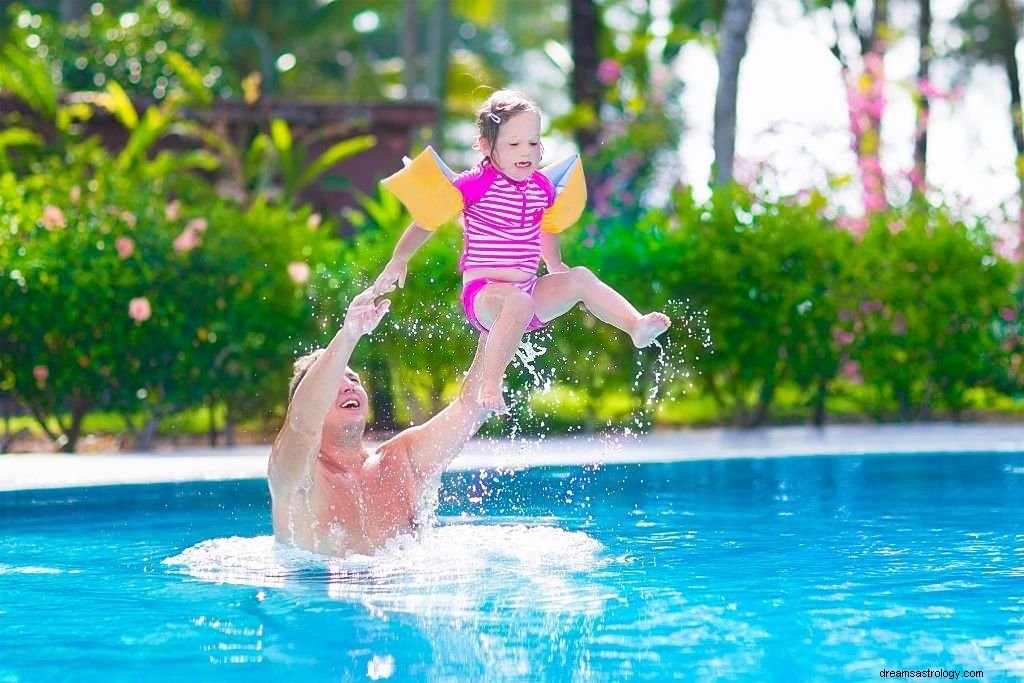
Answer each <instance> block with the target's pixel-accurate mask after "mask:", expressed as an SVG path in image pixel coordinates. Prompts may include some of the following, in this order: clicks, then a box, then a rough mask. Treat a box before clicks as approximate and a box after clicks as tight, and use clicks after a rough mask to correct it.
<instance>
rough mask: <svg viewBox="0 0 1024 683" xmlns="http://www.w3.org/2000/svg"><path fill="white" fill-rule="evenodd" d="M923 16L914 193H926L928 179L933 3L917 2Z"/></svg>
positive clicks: (920, 19)
mask: <svg viewBox="0 0 1024 683" xmlns="http://www.w3.org/2000/svg"><path fill="white" fill-rule="evenodd" d="M918 4H919V6H920V13H919V15H918V21H917V42H918V53H919V57H918V63H917V86H918V93H917V94H918V105H917V128H916V131H915V133H914V173H913V175H912V176H911V182H912V183H913V186H914V190H916V191H919V192H923V191H924V189H925V181H926V180H927V178H928V175H927V172H928V118H929V115H930V114H931V101H930V99H929V97H930V95H931V87H930V86H929V82H930V80H931V79H930V77H929V74H930V71H931V63H932V39H931V35H932V3H931V0H918Z"/></svg>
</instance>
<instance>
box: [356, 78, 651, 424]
mask: <svg viewBox="0 0 1024 683" xmlns="http://www.w3.org/2000/svg"><path fill="white" fill-rule="evenodd" d="M476 125H477V129H478V131H479V137H478V138H477V141H476V143H475V144H474V145H473V148H474V149H476V150H478V151H479V152H480V153H481V154H483V157H484V158H483V159H482V160H481V161H480V163H478V164H477V165H476V166H474V167H473V168H471V169H470V170H468V171H466V172H464V173H460V174H458V175H454V174H451V172H450V171H449V170H448V169H447V167H446V166H444V164H443V162H441V161H440V159H439V158H438V157H437V156H436V154H434V153H433V150H431V149H429V148H428V149H427V150H426V151H424V153H423V154H421V155H420V156H419V157H417V158H416V160H414V161H412V162H411V163H410V164H409V165H408V166H407V167H406V168H405V169H404V170H403V171H400V172H399V173H396V174H395V175H394V176H391V178H387V179H385V180H384V181H383V183H384V185H385V186H386V187H389V188H390V189H391V190H392V191H394V192H395V194H396V195H398V197H399V199H401V200H402V201H403V202H404V203H405V205H406V207H407V208H409V209H410V212H411V213H412V216H413V223H412V224H411V225H410V226H409V227H408V228H407V229H406V230H405V232H404V233H403V234H402V236H401V237H400V238H399V240H398V243H397V244H396V246H395V249H394V253H393V255H392V257H391V260H390V261H389V262H388V263H387V265H385V267H384V269H383V271H381V274H380V275H379V276H378V277H377V280H376V282H375V283H374V291H375V293H377V294H381V293H384V292H389V291H392V290H393V289H394V288H395V286H396V285H397V286H398V287H403V286H404V285H405V277H406V273H407V271H408V265H409V259H410V258H412V256H413V254H415V253H416V251H417V250H418V249H419V248H420V247H421V246H422V245H423V244H424V243H425V242H426V241H427V240H428V239H430V237H431V236H432V235H433V234H434V230H435V229H436V228H437V227H438V226H439V225H440V224H441V223H444V222H445V221H447V220H448V219H450V218H451V217H452V216H453V215H454V214H455V213H457V212H458V211H460V210H461V212H462V218H463V224H464V232H463V252H462V257H461V259H460V261H459V270H460V271H461V272H462V306H463V308H464V310H465V312H466V317H467V318H468V319H469V322H470V323H471V324H472V325H473V326H474V327H475V328H476V329H477V330H479V331H480V334H481V339H480V344H481V345H482V348H483V354H482V363H483V379H482V382H481V386H480V393H479V397H478V399H479V402H480V404H481V405H482V406H483V407H484V408H487V409H489V410H493V411H496V412H499V413H503V412H506V411H507V410H508V407H507V405H506V404H505V400H504V397H503V396H502V379H503V378H504V375H505V369H506V368H507V367H508V365H509V363H511V361H512V358H513V357H514V355H515V352H516V348H517V347H518V346H519V342H520V340H521V339H522V336H523V334H524V333H526V332H530V331H532V330H536V329H540V328H541V327H544V326H545V325H547V324H548V323H549V322H550V321H552V320H554V319H555V318H557V317H558V316H560V315H562V314H563V313H565V312H566V311H568V310H570V309H571V308H572V307H573V306H574V305H576V304H577V303H579V302H582V303H583V304H584V305H585V306H586V307H587V309H588V310H589V311H590V312H591V313H593V314H594V315H595V316H596V317H597V318H599V319H600V320H602V321H604V322H606V323H608V324H610V325H614V326H615V327H617V328H619V329H620V330H622V331H623V332H625V333H627V334H628V335H629V336H630V338H631V339H632V340H633V344H634V345H635V346H637V347H638V348H643V347H645V346H648V345H650V344H651V343H652V342H653V341H654V339H655V338H656V337H658V335H660V334H662V333H663V332H665V330H667V329H668V328H669V325H670V324H671V321H670V320H669V318H668V316H666V315H665V314H664V313H659V312H654V313H648V314H646V315H644V314H641V313H640V312H639V311H637V309H636V308H634V307H633V305H632V304H630V303H629V302H628V301H627V300H626V299H625V298H624V297H623V296H622V295H621V294H619V293H618V292H616V291H615V290H614V289H612V288H611V287H609V286H608V285H606V284H605V283H604V282H602V281H601V280H599V279H598V278H597V276H596V275H594V274H593V273H592V272H591V271H590V270H588V269H587V268H585V267H582V266H576V267H574V268H570V267H569V266H567V265H565V263H563V262H562V256H561V250H560V248H559V236H558V232H559V231H561V230H563V229H565V228H566V227H568V226H569V225H571V224H572V223H573V222H575V220H576V219H577V218H578V217H579V213H580V212H581V211H582V207H583V201H584V198H585V192H586V191H585V186H584V185H583V181H582V169H581V168H580V165H579V160H578V157H576V156H575V155H574V157H572V158H571V159H569V160H567V162H563V163H562V164H559V165H558V167H559V168H556V169H554V170H553V171H552V170H550V167H549V169H544V171H545V172H542V169H541V168H540V161H541V157H542V155H543V151H544V147H543V145H542V144H541V141H540V130H541V113H540V109H539V108H538V107H537V105H536V104H534V103H533V102H532V101H531V100H529V99H527V98H526V97H525V96H524V95H522V94H521V93H518V92H515V91H512V90H499V91H497V92H495V93H493V94H492V95H491V96H490V97H489V98H488V99H487V101H486V102H484V103H483V105H482V106H481V107H480V109H479V110H478V111H477V115H476ZM449 174H451V175H449ZM559 174H561V175H559ZM549 175H554V176H555V178H554V179H552V178H551V177H549ZM562 185H565V188H564V191H560V190H563V188H562V187H561V186H562ZM563 194H564V195H566V196H565V197H562V196H561V195H563ZM570 194H572V195H575V196H573V197H570V196H568V195H570ZM452 209H454V211H453V210H452ZM541 258H543V259H544V264H545V266H546V267H547V274H546V275H540V276H538V274H537V271H538V267H539V265H540V260H541Z"/></svg>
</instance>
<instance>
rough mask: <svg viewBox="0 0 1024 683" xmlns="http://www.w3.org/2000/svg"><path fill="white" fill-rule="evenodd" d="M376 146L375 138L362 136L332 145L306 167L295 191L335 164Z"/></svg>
mask: <svg viewBox="0 0 1024 683" xmlns="http://www.w3.org/2000/svg"><path fill="white" fill-rule="evenodd" d="M376 144H377V138H375V137H374V136H372V135H361V136H359V137H357V138H351V139H349V140H342V141H341V142H339V143H337V144H334V145H332V146H331V147H330V148H329V149H328V150H327V151H325V152H324V153H323V154H321V155H320V156H318V157H317V158H316V159H315V160H314V161H313V163H311V164H310V165H309V166H308V167H306V170H305V171H303V172H302V174H301V175H300V176H299V178H298V180H297V181H296V183H295V189H296V190H297V189H299V188H302V187H305V186H306V185H308V184H309V183H311V182H313V181H314V180H316V179H317V177H319V176H320V175H321V174H323V173H324V172H325V171H327V170H328V169H329V168H331V167H332V166H334V165H335V164H337V163H339V162H341V161H344V160H345V159H348V158H349V157H351V156H355V155H356V154H359V153H360V152H365V151H366V150H368V149H371V148H372V147H373V146H374V145H376Z"/></svg>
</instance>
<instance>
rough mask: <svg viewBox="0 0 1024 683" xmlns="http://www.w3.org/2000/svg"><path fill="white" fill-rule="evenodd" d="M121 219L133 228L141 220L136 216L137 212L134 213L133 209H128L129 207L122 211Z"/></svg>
mask: <svg viewBox="0 0 1024 683" xmlns="http://www.w3.org/2000/svg"><path fill="white" fill-rule="evenodd" d="M121 220H123V221H124V224H125V225H127V226H128V227H129V228H132V229H135V226H136V225H137V224H138V222H139V221H138V219H137V218H136V217H135V214H134V213H132V212H131V211H128V210H127V209H126V210H124V211H122V212H121Z"/></svg>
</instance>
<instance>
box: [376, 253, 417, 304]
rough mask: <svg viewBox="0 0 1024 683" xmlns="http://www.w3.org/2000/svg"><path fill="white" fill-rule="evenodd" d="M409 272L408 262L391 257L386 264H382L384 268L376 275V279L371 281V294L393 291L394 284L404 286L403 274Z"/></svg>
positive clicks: (377, 294) (378, 294)
mask: <svg viewBox="0 0 1024 683" xmlns="http://www.w3.org/2000/svg"><path fill="white" fill-rule="evenodd" d="M408 272H409V264H408V262H406V261H402V260H399V259H395V258H393V259H391V260H390V261H388V263H387V265H386V266H384V270H382V271H381V272H380V275H378V276H377V280H376V281H375V282H374V283H373V294H374V295H375V296H380V295H381V294H387V293H388V292H393V291H395V285H396V284H397V285H398V287H399V289H401V288H402V287H405V275H406V273H408Z"/></svg>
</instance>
